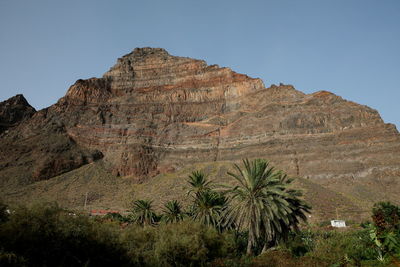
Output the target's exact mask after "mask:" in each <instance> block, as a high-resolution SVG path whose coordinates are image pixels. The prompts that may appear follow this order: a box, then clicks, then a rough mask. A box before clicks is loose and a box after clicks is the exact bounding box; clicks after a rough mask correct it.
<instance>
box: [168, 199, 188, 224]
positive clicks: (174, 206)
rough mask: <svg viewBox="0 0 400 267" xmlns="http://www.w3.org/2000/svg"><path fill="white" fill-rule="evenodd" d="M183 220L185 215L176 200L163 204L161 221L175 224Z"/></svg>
mask: <svg viewBox="0 0 400 267" xmlns="http://www.w3.org/2000/svg"><path fill="white" fill-rule="evenodd" d="M184 218H185V213H184V211H183V209H182V205H181V204H180V203H179V202H178V201H177V200H171V201H168V202H167V203H165V205H164V209H163V215H162V220H163V221H164V222H166V223H175V222H179V221H182V220H183V219H184Z"/></svg>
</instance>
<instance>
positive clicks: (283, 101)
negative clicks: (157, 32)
mask: <svg viewBox="0 0 400 267" xmlns="http://www.w3.org/2000/svg"><path fill="white" fill-rule="evenodd" d="M33 140H34V142H32V141H33ZM0 152H1V153H0V160H1V161H0V162H1V166H0V175H1V176H3V177H0V178H1V179H3V180H5V178H4V177H5V176H6V175H7V174H8V173H10V172H11V171H12V170H16V169H20V170H24V171H23V174H21V175H19V181H20V182H21V183H23V182H32V181H36V180H40V179H48V178H51V177H52V176H55V175H58V174H60V173H63V172H66V171H69V170H72V169H74V168H77V167H79V166H82V165H83V164H86V163H89V162H92V161H95V160H98V159H101V158H102V160H103V161H104V163H105V165H106V166H107V168H108V170H109V171H110V172H112V173H113V174H116V175H120V176H132V178H133V179H136V180H144V179H148V178H150V177H152V176H154V175H156V174H157V173H160V172H161V173H164V172H172V171H174V170H177V169H180V168H181V167H182V166H185V165H188V164H192V163H196V162H210V161H225V160H229V161H236V160H240V159H242V158H246V157H248V158H253V157H263V158H267V159H270V160H271V161H272V162H273V163H274V164H276V165H277V166H278V167H279V168H282V169H284V170H286V171H287V172H288V173H289V174H291V175H296V176H302V177H306V178H310V179H319V180H321V181H323V180H330V181H333V180H334V179H346V180H354V179H367V180H368V179H369V180H371V179H384V180H382V181H384V182H385V181H386V182H387V183H390V181H393V180H396V181H397V180H398V179H400V178H399V177H400V166H399V162H400V135H399V133H398V131H397V130H396V128H395V126H394V125H391V124H385V123H384V122H383V121H382V119H381V118H380V116H379V114H378V112H377V111H375V110H373V109H371V108H369V107H366V106H362V105H359V104H356V103H353V102H349V101H346V100H344V99H342V98H341V97H339V96H336V95H334V94H332V93H329V92H326V91H320V92H316V93H314V94H309V95H307V94H304V93H302V92H299V91H297V90H296V89H295V88H293V86H290V85H282V84H281V85H279V86H276V85H272V86H271V87H268V88H266V87H265V86H264V84H263V82H262V81H261V80H260V79H254V78H250V77H248V76H246V75H243V74H238V73H235V72H234V71H232V70H231V69H229V68H221V67H219V66H217V65H212V66H208V65H207V64H206V63H205V62H204V61H202V60H195V59H191V58H184V57H175V56H171V55H169V54H168V53H167V52H166V51H165V50H163V49H154V48H137V49H135V50H134V51H133V52H132V53H130V54H127V55H125V56H123V57H122V58H120V59H118V62H117V63H116V65H115V66H113V67H112V68H111V69H110V70H109V71H108V72H106V73H105V74H104V75H103V77H102V78H91V79H88V80H78V81H77V82H76V83H75V84H74V85H72V86H71V87H70V88H69V90H68V92H67V94H66V95H65V96H64V97H63V98H61V99H60V100H59V101H58V102H57V103H56V104H55V105H53V106H51V107H49V108H47V109H45V110H41V111H39V112H36V113H35V114H34V115H33V117H32V118H30V119H29V120H28V121H26V122H24V123H22V124H20V125H19V126H17V127H16V128H15V129H14V130H13V131H10V132H9V133H7V134H6V135H4V137H2V140H1V151H0ZM10 154H11V155H12V156H11V157H9V155H10ZM369 180H368V181H369Z"/></svg>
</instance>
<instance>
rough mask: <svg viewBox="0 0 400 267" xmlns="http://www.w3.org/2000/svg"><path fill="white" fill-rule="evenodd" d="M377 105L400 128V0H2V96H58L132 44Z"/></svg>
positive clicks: (40, 99)
mask: <svg viewBox="0 0 400 267" xmlns="http://www.w3.org/2000/svg"><path fill="white" fill-rule="evenodd" d="M143 46H152V47H163V48H165V49H167V50H168V51H169V52H170V53H171V54H173V55H178V56H189V57H193V58H199V59H204V60H206V61H207V62H208V63H209V64H219V65H220V66H227V67H231V68H232V69H233V70H235V71H237V72H240V73H245V74H247V75H249V76H252V77H259V78H261V79H263V80H264V83H265V85H266V86H269V85H270V84H272V83H275V84H278V83H279V82H283V83H285V84H293V85H294V86H295V87H296V88H297V89H299V90H301V91H303V92H306V93H311V92H315V91H318V90H329V91H332V92H334V93H336V94H338V95H340V96H342V97H344V98H346V99H349V100H352V101H355V102H358V103H361V104H364V105H368V106H370V107H372V108H375V109H377V110H378V111H379V112H380V113H381V115H382V117H383V118H384V120H385V122H391V123H395V124H396V125H397V128H398V129H400V105H399V102H400V90H399V89H400V1H399V0H381V1H379V0H374V1H370V0H335V1H332V0H302V1H297V0H291V1H289V0H276V1H268V0H264V1H251V0H248V1H234V0H230V1H228V0H227V1H224V0H213V1H204V0H203V1H200V0H195V1H191V0H182V1H173V0H168V1H167V0H160V1H149V0H146V1H144V0H142V1H133V0H131V1H119V0H115V1H109V0H108V1H101V0H96V1H89V0H86V1H82V0H65V1H57V0H48V1H43V0H35V1H32V0H26V1H20V0H1V1H0V78H1V82H0V92H1V93H0V100H4V99H6V98H8V97H11V96H13V95H15V94H17V93H23V94H24V95H25V96H26V98H27V99H28V101H29V102H30V103H31V104H32V105H33V106H34V107H35V108H38V109H40V108H44V107H47V106H49V105H51V104H54V103H55V102H56V101H57V100H58V99H59V98H60V97H62V96H63V95H64V94H65V93H66V91H67V89H68V87H69V86H70V85H72V84H73V83H74V82H75V80H77V79H80V78H89V77H100V76H101V75H102V74H103V73H104V72H105V71H107V70H108V69H109V68H110V67H111V66H112V65H114V63H115V62H116V59H117V58H118V57H120V56H122V55H124V54H126V53H129V52H130V51H131V50H132V49H133V48H135V47H143Z"/></svg>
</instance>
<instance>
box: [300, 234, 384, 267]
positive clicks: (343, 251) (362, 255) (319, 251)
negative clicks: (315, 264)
mask: <svg viewBox="0 0 400 267" xmlns="http://www.w3.org/2000/svg"><path fill="white" fill-rule="evenodd" d="M307 255H310V256H312V257H314V258H318V259H321V260H322V261H324V262H327V263H329V264H342V263H350V262H351V263H352V264H356V265H358V264H361V262H362V261H365V260H373V259H376V257H377V256H378V255H377V252H376V250H375V249H374V246H373V243H372V241H371V239H370V237H369V232H368V230H359V231H346V232H336V231H331V232H317V233H316V238H315V248H314V250H313V251H312V252H310V253H308V254H307Z"/></svg>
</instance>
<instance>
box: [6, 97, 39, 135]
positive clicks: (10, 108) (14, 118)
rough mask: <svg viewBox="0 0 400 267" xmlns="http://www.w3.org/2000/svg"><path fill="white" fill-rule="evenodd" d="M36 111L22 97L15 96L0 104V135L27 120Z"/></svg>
mask: <svg viewBox="0 0 400 267" xmlns="http://www.w3.org/2000/svg"><path fill="white" fill-rule="evenodd" d="M35 112H36V110H35V109H34V108H33V107H32V106H31V105H29V103H28V101H26V99H25V97H24V96H23V95H16V96H14V97H11V98H10V99H7V100H6V101H3V102H0V134H1V133H2V132H4V131H6V130H7V129H9V128H12V127H14V126H16V125H18V124H19V123H20V122H22V121H24V120H26V119H29V118H30V117H32V115H33V114H34V113H35Z"/></svg>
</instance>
